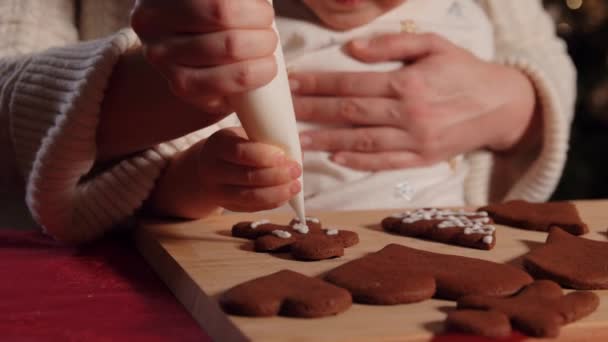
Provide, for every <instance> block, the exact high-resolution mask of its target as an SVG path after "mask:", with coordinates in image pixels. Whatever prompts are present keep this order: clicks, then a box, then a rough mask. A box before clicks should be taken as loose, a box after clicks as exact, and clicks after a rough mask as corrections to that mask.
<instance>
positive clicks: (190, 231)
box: [136, 201, 608, 342]
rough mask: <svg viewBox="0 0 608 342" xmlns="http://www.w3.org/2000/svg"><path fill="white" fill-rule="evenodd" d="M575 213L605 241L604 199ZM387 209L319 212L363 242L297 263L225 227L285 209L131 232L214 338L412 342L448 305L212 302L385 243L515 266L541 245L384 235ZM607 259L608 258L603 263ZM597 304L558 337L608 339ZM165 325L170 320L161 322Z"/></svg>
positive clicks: (436, 327)
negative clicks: (484, 246)
mask: <svg viewBox="0 0 608 342" xmlns="http://www.w3.org/2000/svg"><path fill="white" fill-rule="evenodd" d="M577 207H578V209H579V212H580V214H581V216H582V218H583V220H584V221H585V222H587V223H588V224H589V225H590V229H591V230H592V233H590V234H588V235H587V236H586V237H587V238H590V239H596V240H601V241H608V236H607V234H606V229H607V227H608V201H583V202H577ZM394 212H395V211H394V210H389V211H359V212H319V213H311V214H312V215H314V216H316V217H319V218H320V219H321V220H322V222H323V224H324V226H325V227H336V228H344V229H350V230H354V231H356V232H357V233H359V237H360V240H361V242H360V243H359V244H358V245H356V246H354V247H351V248H348V249H346V252H345V256H344V257H342V258H338V259H331V260H325V261H319V262H299V261H293V260H290V259H288V258H287V257H286V255H285V254H278V255H270V254H265V253H255V252H252V242H251V241H249V240H244V239H239V238H233V237H232V236H230V228H231V227H232V225H233V224H234V223H236V222H239V221H248V220H257V219H262V218H268V219H271V220H272V221H274V222H278V223H287V222H288V221H289V220H290V219H291V214H290V213H283V214H272V215H265V216H263V217H262V216H260V215H256V214H235V215H223V216H216V217H213V218H209V219H205V220H201V221H188V222H151V221H148V222H142V224H141V227H140V229H138V231H137V234H136V237H137V238H136V240H137V245H138V248H139V250H140V252H141V253H142V254H143V255H144V257H145V258H146V259H147V260H148V262H149V263H150V264H151V265H152V267H153V268H154V269H155V270H156V272H157V273H158V274H159V275H160V277H161V278H162V279H163V280H164V281H165V283H166V284H167V285H168V287H169V288H170V289H171V290H172V291H173V293H174V294H175V296H176V297H177V298H178V299H179V300H180V302H181V303H182V304H183V305H184V306H185V307H186V308H187V309H188V310H189V311H190V313H191V314H192V315H193V317H194V318H195V319H196V320H197V321H198V322H199V324H200V325H201V326H202V327H203V328H204V329H205V330H206V331H207V332H208V333H209V334H210V335H211V337H212V338H213V339H214V340H215V341H232V340H234V341H236V340H245V339H249V340H253V341H264V342H266V341H411V340H422V341H425V340H430V339H432V338H433V336H434V335H435V334H437V333H440V332H441V329H442V322H443V319H444V318H445V314H446V310H449V309H451V308H453V307H454V306H455V303H454V302H450V301H442V300H428V301H424V302H421V303H416V304H409V305H395V306H371V305H359V304H354V305H353V306H352V308H350V309H349V310H348V311H346V312H344V313H343V314H340V315H338V316H334V317H328V318H320V319H295V318H284V317H273V318H247V317H237V316H228V315H225V314H224V313H223V312H222V311H221V309H220V308H219V306H218V305H217V298H218V296H219V295H220V294H221V293H222V292H223V291H225V290H226V289H228V288H230V287H232V286H234V285H237V284H239V283H241V282H244V281H247V280H251V279H253V278H256V277H260V276H263V275H268V274H270V273H274V272H276V271H279V270H282V269H291V270H294V271H297V272H300V273H303V274H306V275H310V276H318V275H321V274H323V273H324V272H326V271H328V270H330V269H332V268H334V267H336V266H338V265H340V264H342V263H344V262H347V261H349V260H353V259H355V258H359V257H361V256H363V255H365V254H367V253H370V252H375V251H377V250H379V249H381V248H382V247H384V246H385V245H387V244H389V243H399V244H403V245H405V246H409V247H413V248H418V249H424V250H428V251H432V252H439V253H445V254H455V255H462V256H468V257H475V258H480V259H486V260H492V261H496V262H505V263H514V264H517V263H518V262H520V260H521V256H522V255H524V254H525V253H527V252H528V251H529V249H530V248H531V247H534V246H536V245H538V244H539V243H543V242H544V241H545V239H546V234H545V233H542V232H532V231H525V230H519V229H514V228H509V227H504V226H499V227H498V230H497V233H496V235H497V245H496V247H495V248H494V249H493V250H492V251H481V250H474V249H468V248H462V247H456V246H449V245H445V244H440V243H434V242H430V241H424V240H419V239H413V238H408V237H402V236H397V235H392V234H388V233H386V232H384V231H382V230H381V229H380V227H379V222H380V221H381V219H382V218H383V217H385V216H388V215H390V214H393V213H394ZM606 262H607V263H608V260H606ZM596 292H597V294H598V295H600V297H601V304H600V307H599V309H598V310H597V311H596V312H595V313H593V314H592V315H591V316H589V317H587V318H585V319H583V320H581V321H579V322H576V323H573V324H571V325H568V326H566V327H564V328H563V329H562V334H561V338H560V340H562V339H568V340H573V341H581V340H598V341H599V340H603V341H608V291H596ZM167 324H171V323H170V322H167Z"/></svg>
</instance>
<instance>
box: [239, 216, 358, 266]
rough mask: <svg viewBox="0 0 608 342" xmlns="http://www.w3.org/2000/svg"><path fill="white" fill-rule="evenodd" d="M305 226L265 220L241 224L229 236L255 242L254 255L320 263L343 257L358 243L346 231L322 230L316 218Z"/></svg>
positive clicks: (356, 238)
mask: <svg viewBox="0 0 608 342" xmlns="http://www.w3.org/2000/svg"><path fill="white" fill-rule="evenodd" d="M306 220H307V222H306V224H302V223H301V222H300V221H299V220H297V219H294V220H292V221H291V222H290V223H289V225H287V226H283V225H277V224H273V223H270V221H268V220H261V221H255V222H240V223H237V224H236V225H234V226H233V227H232V235H233V236H236V237H242V238H246V239H250V240H255V243H254V249H255V251H257V252H290V253H291V255H292V256H293V258H294V259H297V260H323V259H329V258H334V257H339V256H342V255H344V248H347V247H351V246H354V245H356V244H357V243H359V235H357V233H355V232H352V231H349V230H341V229H340V230H338V229H323V228H322V226H321V222H320V221H319V220H318V219H316V218H307V219H306Z"/></svg>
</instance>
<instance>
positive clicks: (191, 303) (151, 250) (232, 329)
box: [134, 227, 250, 342]
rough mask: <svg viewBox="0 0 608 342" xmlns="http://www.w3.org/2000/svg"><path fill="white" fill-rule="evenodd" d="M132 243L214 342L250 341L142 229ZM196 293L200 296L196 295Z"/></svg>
mask: <svg viewBox="0 0 608 342" xmlns="http://www.w3.org/2000/svg"><path fill="white" fill-rule="evenodd" d="M134 240H135V245H136V247H137V249H138V250H139V253H140V254H141V255H142V256H143V257H144V259H146V261H147V262H148V264H149V265H150V266H151V267H152V268H153V269H154V271H155V272H156V274H157V275H158V276H159V277H160V278H161V279H162V281H163V282H164V283H165V285H167V287H168V288H169V289H170V290H171V292H172V293H173V295H174V296H175V297H176V298H177V299H178V300H179V302H180V303H181V304H182V305H183V306H184V308H186V310H187V311H188V312H189V313H190V315H191V316H192V317H193V318H194V320H195V321H196V322H197V323H198V324H199V325H200V326H201V327H202V328H203V330H204V331H205V332H206V333H207V335H209V337H211V339H212V340H213V341H227V342H243V341H250V339H249V338H248V337H246V336H245V335H244V334H243V332H241V331H240V330H239V329H238V327H237V326H236V325H235V324H234V323H233V322H232V321H231V320H230V319H229V318H228V316H227V315H226V314H225V313H224V311H222V309H221V308H220V306H219V304H218V303H217V302H216V301H215V300H214V299H212V298H211V297H209V296H208V295H207V294H206V293H205V292H204V291H203V290H202V289H200V288H199V287H198V286H197V284H196V282H195V281H194V280H193V279H192V278H191V277H190V276H189V275H188V273H187V272H186V271H185V270H184V269H183V268H182V267H181V265H179V263H177V261H176V260H175V259H173V258H172V257H171V256H170V255H169V253H168V252H167V251H166V250H165V249H164V248H163V247H162V246H161V245H160V244H159V243H158V241H156V240H154V239H153V238H151V237H150V236H149V234H148V233H147V232H146V231H145V229H144V228H142V227H138V228H137V229H136V230H135V233H134ZM178 289H179V291H178ZM197 291H200V292H201V293H202V295H198V294H197ZM188 294H190V295H188ZM203 313H204V314H203Z"/></svg>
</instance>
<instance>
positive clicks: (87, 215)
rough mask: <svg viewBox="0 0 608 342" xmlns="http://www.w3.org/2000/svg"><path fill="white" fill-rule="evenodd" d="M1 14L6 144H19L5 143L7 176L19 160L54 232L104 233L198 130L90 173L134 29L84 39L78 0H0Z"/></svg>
mask: <svg viewBox="0 0 608 342" xmlns="http://www.w3.org/2000/svg"><path fill="white" fill-rule="evenodd" d="M0 16H1V17H0V53H1V55H0V108H1V111H0V119H1V120H0V123H3V125H2V126H1V127H0V129H2V130H3V132H4V133H5V134H1V135H0V138H3V139H4V140H2V141H0V144H1V145H3V146H12V149H9V150H12V151H10V152H7V151H6V150H7V149H2V150H1V151H3V152H2V153H3V155H0V158H2V159H1V161H0V163H4V165H1V166H0V173H2V172H5V173H6V172H7V170H9V169H11V164H14V163H11V161H13V160H15V159H16V160H17V162H16V164H17V167H16V168H18V170H19V171H20V172H21V175H22V177H23V179H24V180H25V182H26V201H27V205H28V207H29V209H30V211H31V213H32V215H33V217H34V219H35V220H36V221H37V222H38V223H39V224H40V225H41V226H42V228H43V229H44V230H45V231H47V232H48V233H49V234H51V235H53V236H54V237H56V238H58V239H60V240H64V241H68V242H82V241H86V240H91V239H94V238H97V237H99V236H100V235H102V234H103V233H104V231H106V230H107V229H109V228H110V227H115V226H117V224H119V223H121V221H123V220H125V219H126V218H129V217H131V216H132V214H133V213H134V212H135V211H136V210H137V208H139V207H140V206H141V204H142V203H143V201H144V200H145V199H146V198H147V197H148V195H149V193H150V191H151V189H152V188H153V186H154V182H155V180H156V178H157V177H158V176H159V174H160V172H161V170H162V168H163V167H164V166H165V163H166V162H167V160H168V158H169V157H170V156H171V155H172V154H174V153H175V152H176V151H178V150H183V149H185V148H186V147H188V146H190V144H192V143H193V142H194V141H195V140H196V139H197V138H198V137H197V136H196V135H193V136H188V137H184V138H182V139H179V140H176V141H173V142H169V143H166V144H162V145H160V146H157V147H156V148H152V149H150V150H147V151H144V152H142V153H140V154H138V155H135V156H132V157H131V158H128V159H125V160H122V161H121V162H120V163H118V164H116V165H113V166H112V167H110V168H109V169H105V170H103V171H100V172H94V171H92V169H93V166H94V160H95V154H96V144H95V133H96V127H97V123H98V121H99V113H100V105H101V102H102V99H103V96H104V90H105V87H106V84H107V82H108V79H109V77H110V75H111V73H112V69H113V67H114V64H115V63H116V61H117V60H118V58H119V57H120V56H121V54H122V53H124V52H125V51H126V50H127V49H128V48H130V47H132V46H133V45H134V44H138V41H137V38H136V36H135V34H134V33H133V32H132V31H131V30H128V29H125V30H123V31H120V32H118V33H116V34H114V35H112V36H109V37H107V38H104V39H99V40H93V41H88V42H81V43H79V42H78V32H77V29H76V25H75V23H74V18H75V9H74V2H73V1H70V0H44V1H40V0H0ZM2 17H4V19H2ZM14 18H19V20H16V21H15V20H11V19H14ZM3 178H6V177H3Z"/></svg>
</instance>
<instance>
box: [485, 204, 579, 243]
mask: <svg viewBox="0 0 608 342" xmlns="http://www.w3.org/2000/svg"><path fill="white" fill-rule="evenodd" d="M478 210H480V211H485V212H488V213H489V214H490V217H492V219H493V220H494V222H496V223H498V224H503V225H506V226H511V227H516V228H522V229H528V230H539V231H543V232H548V231H549V229H551V227H554V226H557V227H561V228H562V229H564V230H565V231H567V232H569V233H571V234H574V235H582V234H586V233H587V232H589V229H588V228H587V224H585V222H583V221H582V220H581V218H580V216H579V214H578V210H576V206H574V204H572V203H570V202H549V203H531V202H527V201H522V200H513V201H508V202H505V203H497V204H491V205H488V206H485V207H481V208H479V209H478Z"/></svg>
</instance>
